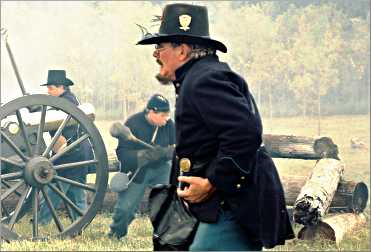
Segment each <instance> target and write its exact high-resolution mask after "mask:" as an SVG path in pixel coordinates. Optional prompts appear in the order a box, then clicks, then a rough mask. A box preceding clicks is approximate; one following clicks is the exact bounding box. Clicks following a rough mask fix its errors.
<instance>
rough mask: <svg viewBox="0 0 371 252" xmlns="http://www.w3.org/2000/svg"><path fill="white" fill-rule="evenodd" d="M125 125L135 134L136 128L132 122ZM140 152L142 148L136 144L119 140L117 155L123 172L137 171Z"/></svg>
mask: <svg viewBox="0 0 371 252" xmlns="http://www.w3.org/2000/svg"><path fill="white" fill-rule="evenodd" d="M125 125H126V126H128V128H129V129H130V130H131V131H132V132H133V133H134V131H135V128H134V127H133V125H132V124H131V123H130V122H128V121H127V122H126V123H125ZM139 150H140V147H139V146H137V145H136V144H135V143H133V142H131V141H124V140H122V139H119V143H118V146H117V148H116V155H117V158H118V159H119V160H120V162H121V171H123V172H128V171H134V170H135V169H137V167H138V160H137V153H138V151H139Z"/></svg>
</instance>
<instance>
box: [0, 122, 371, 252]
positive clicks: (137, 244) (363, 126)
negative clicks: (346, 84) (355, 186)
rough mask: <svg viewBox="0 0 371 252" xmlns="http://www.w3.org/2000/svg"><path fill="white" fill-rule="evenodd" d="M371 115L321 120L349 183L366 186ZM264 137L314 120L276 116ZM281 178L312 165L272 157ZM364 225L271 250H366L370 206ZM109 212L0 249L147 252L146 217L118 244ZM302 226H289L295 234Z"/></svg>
mask: <svg viewBox="0 0 371 252" xmlns="http://www.w3.org/2000/svg"><path fill="white" fill-rule="evenodd" d="M369 120H370V117H369V115H368V116H334V117H325V118H323V119H322V121H321V135H322V136H329V137H331V138H332V139H333V141H334V142H335V143H336V144H337V145H338V147H339V151H340V155H341V158H342V159H343V161H344V162H345V164H346V168H345V173H344V177H345V178H346V179H349V180H356V181H363V182H365V183H366V184H367V186H368V187H369V188H370V149H369V148H370V122H369ZM111 123H112V122H107V121H105V122H102V121H98V122H96V124H97V126H98V128H99V130H100V132H101V134H102V136H103V138H104V140H105V144H106V148H107V152H108V153H113V151H114V148H115V147H116V144H117V142H116V140H115V139H113V138H112V137H110V136H109V133H108V127H109V125H110V124H111ZM263 123H264V126H265V127H264V133H267V134H268V133H270V134H288V135H301V136H316V135H317V121H316V119H310V118H309V119H303V118H280V119H273V120H272V121H270V120H267V119H265V120H263ZM353 137H357V138H360V139H361V140H362V141H363V142H364V143H365V144H366V146H367V148H366V149H359V150H353V149H351V147H350V139H351V138H353ZM275 163H276V165H277V167H278V169H279V173H280V174H285V175H288V174H290V175H308V174H309V173H310V171H311V169H312V168H313V166H314V161H304V160H287V159H275ZM364 214H365V216H366V219H367V223H366V224H365V225H363V226H360V227H358V228H357V230H354V231H353V232H352V233H350V234H347V235H346V236H345V238H344V239H343V240H342V242H341V243H340V244H339V245H338V246H337V245H336V244H335V243H333V242H330V241H325V240H320V239H317V240H315V241H302V240H298V239H293V240H291V241H288V242H287V243H286V245H284V246H277V247H275V248H274V249H272V250H274V251H313V250H316V251H334V250H338V251H339V250H340V251H370V206H369V203H368V206H367V208H366V210H365V213H364ZM110 222H111V213H104V214H100V215H97V216H96V217H95V219H94V220H93V221H92V223H91V224H90V225H89V226H88V227H87V228H86V229H85V230H84V232H83V233H82V235H81V236H78V237H76V238H74V239H67V240H49V241H45V242H41V241H40V242H31V241H21V242H11V243H3V244H1V250H2V251H5V250H13V251H14V250H17V251H20V250H23V251H26V250H27V251H30V250H36V251H41V250H44V251H45V250H47V251H53V250H54V251H55V250H58V251H60V250H66V251H112V250H116V251H117V250H119V251H128V250H130V251H139V250H141V251H148V250H152V239H151V233H152V227H151V224H150V222H149V220H148V218H147V217H145V216H141V217H138V218H137V219H136V220H135V221H134V222H133V223H132V224H131V226H130V228H129V234H128V235H127V237H125V238H124V239H123V240H120V241H118V240H110V239H108V238H107V232H108V231H109V224H110ZM301 227H302V226H301V225H294V229H295V232H296V233H297V232H298V231H299V230H300V228H301Z"/></svg>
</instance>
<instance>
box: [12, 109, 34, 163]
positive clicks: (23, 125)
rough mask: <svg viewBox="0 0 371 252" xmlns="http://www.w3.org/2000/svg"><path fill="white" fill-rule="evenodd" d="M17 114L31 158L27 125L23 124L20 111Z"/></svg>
mask: <svg viewBox="0 0 371 252" xmlns="http://www.w3.org/2000/svg"><path fill="white" fill-rule="evenodd" d="M15 113H16V115H17V120H18V124H19V127H20V128H21V131H22V136H23V140H24V143H25V144H26V148H27V152H28V155H29V156H31V155H32V153H31V145H30V142H29V141H28V132H27V128H26V125H25V124H24V122H23V119H22V115H21V113H20V112H19V110H17V111H16V112H15Z"/></svg>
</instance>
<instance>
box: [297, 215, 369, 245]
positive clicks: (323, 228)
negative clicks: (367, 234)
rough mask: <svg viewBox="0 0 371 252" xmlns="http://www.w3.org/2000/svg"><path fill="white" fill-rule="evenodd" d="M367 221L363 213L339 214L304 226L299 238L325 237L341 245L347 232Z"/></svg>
mask: <svg viewBox="0 0 371 252" xmlns="http://www.w3.org/2000/svg"><path fill="white" fill-rule="evenodd" d="M365 223H366V217H365V216H364V215H363V214H353V213H345V214H337V215H333V216H330V217H327V218H325V219H323V220H322V221H320V222H319V223H318V224H317V225H312V226H305V227H303V228H302V229H301V230H300V231H299V233H298V238H299V239H302V240H314V239H318V238H319V239H325V240H330V241H334V242H336V244H337V245H339V243H340V242H341V241H342V239H343V238H344V236H345V235H346V234H350V233H352V232H354V231H355V230H356V229H358V228H360V227H363V226H364V225H365Z"/></svg>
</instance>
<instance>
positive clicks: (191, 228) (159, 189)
mask: <svg viewBox="0 0 371 252" xmlns="http://www.w3.org/2000/svg"><path fill="white" fill-rule="evenodd" d="M148 207H149V214H150V219H151V222H152V226H153V247H154V250H155V251H161V250H162V251H164V250H166V251H171V250H172V251H174V250H181V251H185V250H188V248H189V246H190V245H191V243H192V241H193V238H194V235H195V232H196V229H197V226H198V220H197V219H196V218H195V217H194V216H193V215H192V214H191V212H190V211H189V210H188V209H187V208H186V206H185V205H184V202H183V201H182V200H181V199H180V198H179V197H178V195H177V193H176V187H175V186H174V185H157V186H155V187H153V188H152V190H151V192H150V195H149V200H148Z"/></svg>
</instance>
